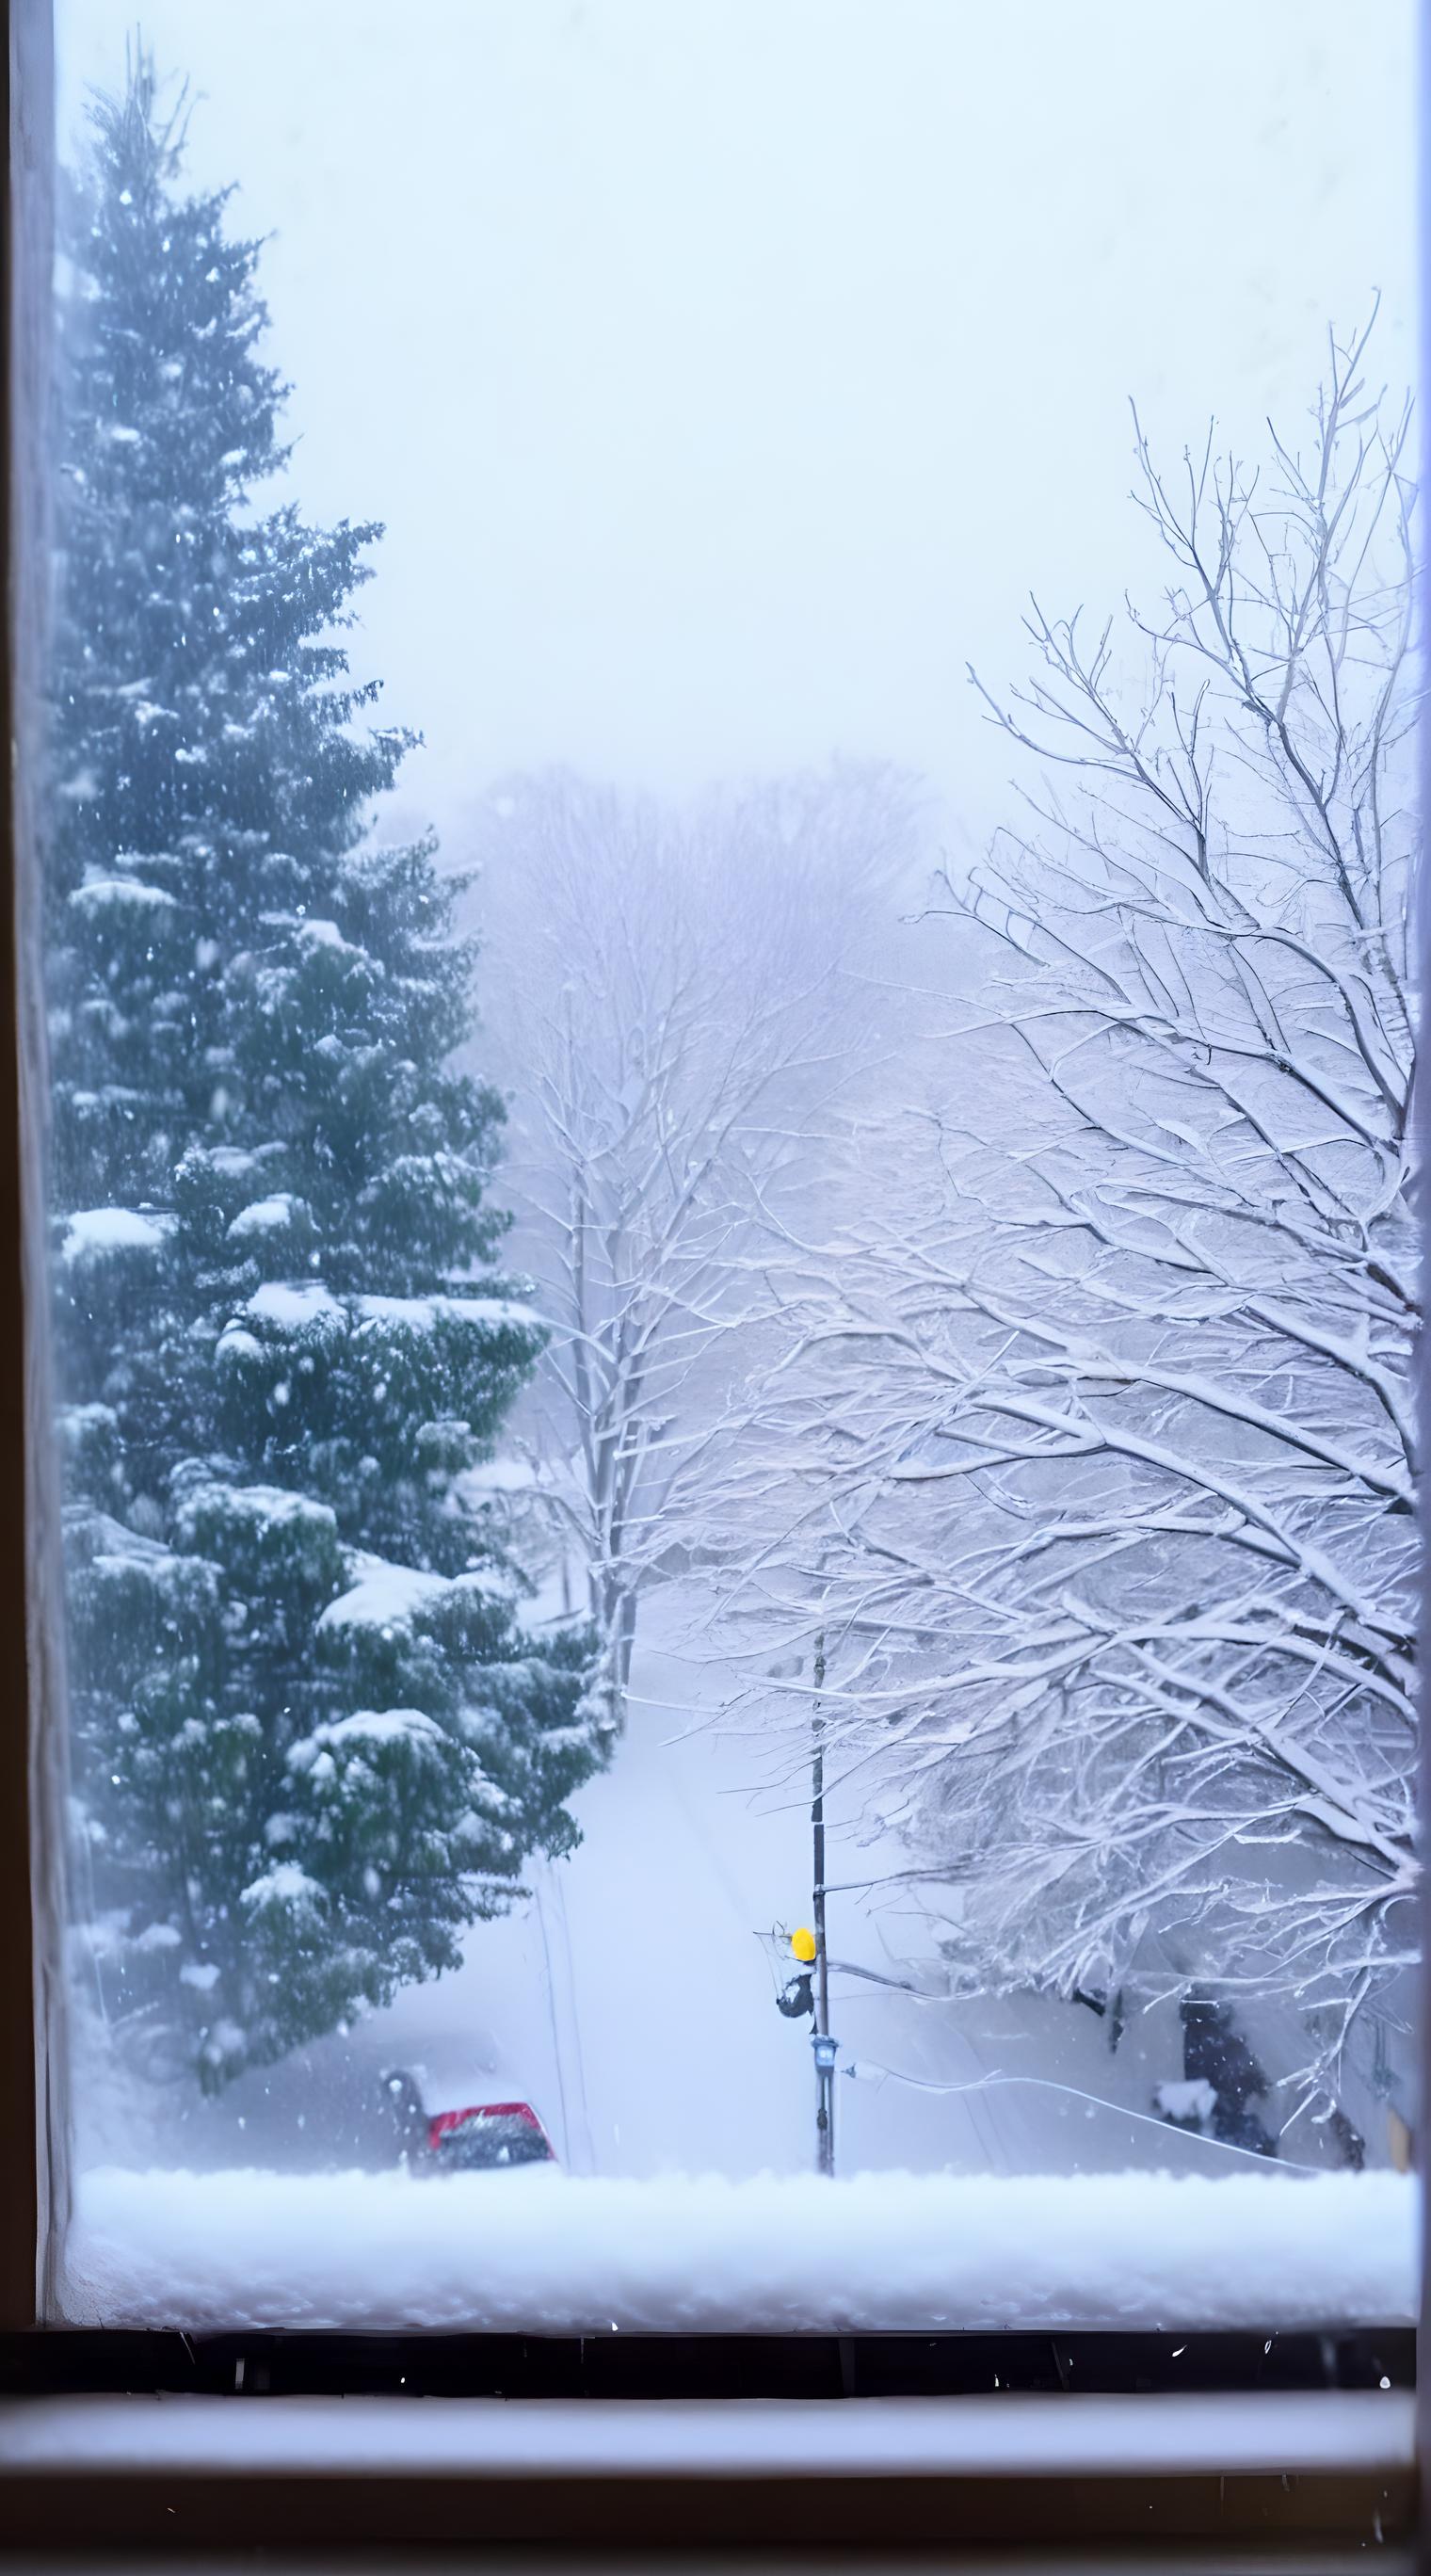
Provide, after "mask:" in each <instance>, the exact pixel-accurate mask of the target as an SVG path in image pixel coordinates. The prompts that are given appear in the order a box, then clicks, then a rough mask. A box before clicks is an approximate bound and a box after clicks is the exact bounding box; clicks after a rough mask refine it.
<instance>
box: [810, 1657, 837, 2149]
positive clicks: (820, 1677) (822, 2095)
mask: <svg viewBox="0 0 1431 2576" xmlns="http://www.w3.org/2000/svg"><path fill="white" fill-rule="evenodd" d="M824 1687H825V1631H824V1629H823V1628H822V1629H821V1630H820V1633H819V1635H818V1636H817V1637H816V1639H815V1705H814V1709H813V1712H812V1714H811V1720H810V1728H811V1734H812V1737H813V1749H812V1752H811V1760H810V1788H811V1795H810V1833H811V1842H812V1845H813V1850H814V1871H815V1885H814V1908H815V2027H814V2030H813V2031H812V2033H811V2035H810V2045H811V2047H812V2048H813V2050H814V2052H815V2162H816V2168H817V2171H819V2172H820V2173H822V2174H831V2175H833V2173H834V2170H835V2052H836V2048H837V2046H838V2042H837V2041H835V2040H833V2039H832V2038H831V2037H830V1961H829V1954H828V1952H827V1950H826V1948H825V1719H824V1712H823V1711H822V1709H821V1707H820V1693H821V1691H822V1690H823V1689H824Z"/></svg>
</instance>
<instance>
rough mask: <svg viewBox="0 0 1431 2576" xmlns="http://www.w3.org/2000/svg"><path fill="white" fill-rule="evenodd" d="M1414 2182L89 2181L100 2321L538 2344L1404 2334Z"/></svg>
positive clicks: (82, 2311)
mask: <svg viewBox="0 0 1431 2576" xmlns="http://www.w3.org/2000/svg"><path fill="white" fill-rule="evenodd" d="M1415 2282H1416V2189H1415V2185H1414V2183H1413V2182H1412V2181H1411V2179H1410V2178H1408V2177H1406V2176H1403V2175H1399V2174H1385V2173H1377V2174H1325V2175H1316V2176H1308V2177H1305V2178H1294V2177H1292V2176H1290V2175H1285V2174H1282V2175H1278V2174H1270V2173H1269V2174H1261V2173H1249V2174H1246V2175H1241V2174H1239V2175H1233V2176H1228V2177H1227V2178H1225V2179H1219V2180H1216V2181H1213V2180H1207V2179H1203V2178H1201V2177H1197V2178H1191V2177H1190V2178H1174V2177H1172V2176H1170V2175H1167V2174H1147V2173H1128V2174H1084V2175H1076V2176H1061V2177H1058V2178H1055V2179H1049V2180H1044V2179H1040V2178H1038V2177H1033V2176H1022V2175H1021V2176H1014V2177H1010V2176H1000V2175H979V2176H972V2177H960V2176H957V2175H953V2174H918V2175H911V2174H856V2175H852V2176H851V2177H849V2178H848V2179H846V2180H841V2181H836V2182H820V2181H819V2180H817V2179H816V2178H814V2177H813V2176H806V2175H799V2176H790V2177H777V2176H772V2175H763V2176H760V2177H759V2178H758V2179H756V2180H753V2181H745V2182H727V2181H724V2180H721V2179H717V2178H714V2177H690V2176H685V2175H671V2176H667V2177H664V2178H662V2179H660V2180H658V2181H654V2182H637V2181H620V2180H610V2179H597V2180H586V2179H582V2178H578V2177H575V2176H572V2175H567V2174H562V2173H552V2172H550V2171H543V2170H541V2169H533V2170H530V2171H525V2172H518V2173H502V2174H456V2175H452V2176H450V2177H447V2178H445V2179H433V2180H426V2179H424V2180H419V2179H416V2178H414V2177H410V2176H409V2175H407V2174H404V2173H391V2174H364V2173H349V2174H292V2175H285V2174H273V2173H255V2172H235V2173H214V2174H193V2173H167V2172H151V2173H132V2172H122V2171H119V2170H118V2169H116V2168H112V2167H111V2168H107V2169H103V2170H100V2171H96V2172H92V2173H89V2174H86V2175H84V2176H83V2177H82V2178H81V2180H80V2183H79V2186H78V2191H77V2200H76V2211H75V2217H74V2220H73V2223H72V2225H71V2228H70V2230H69V2234H68V2236H67V2239H66V2243H65V2248H64V2255H63V2262H62V2272H61V2284H62V2287H61V2296H62V2302H63V2309H64V2314H65V2316H66V2317H67V2318H68V2319H69V2321H70V2322H71V2323H73V2324H76V2325H106V2326H173V2327H185V2328H198V2327H204V2328H214V2327H219V2326H224V2325H236V2326H237V2325H242V2326H279V2325H292V2326H310V2327H322V2326H327V2327H357V2326H362V2325H380V2326H431V2327H441V2328H447V2329H453V2328H464V2329H480V2328H487V2329H489V2330H503V2331H508V2332H512V2331H521V2332H530V2333H582V2334H600V2333H610V2332H611V2331H612V2330H613V2329H618V2330H621V2331H624V2332H630V2331H633V2330H640V2329H642V2328H648V2329H660V2330H665V2331H668V2332H670V2331H683V2332H692V2333H717V2332H732V2331H736V2330H741V2329H744V2330H746V2331H750V2332H757V2333H779V2332H790V2331H795V2330H802V2329H803V2330H824V2331H827V2332H829V2331H838V2332H860V2331H868V2332H898V2331H901V2330H923V2331H925V2332H930V2331H932V2330H937V2329H940V2328H971V2327H984V2328H989V2327H1001V2326H1010V2327H1012V2326H1033V2327H1050V2326H1123V2327H1130V2328H1132V2327H1137V2328H1143V2329H1154V2328H1179V2329H1181V2328H1184V2327H1187V2328H1193V2327H1237V2326H1241V2327H1248V2328H1252V2329H1261V2328H1262V2327H1267V2328H1268V2329H1269V2330H1270V2329H1271V2328H1272V2327H1273V2326H1277V2327H1281V2328H1291V2327H1297V2326H1301V2327H1318V2326H1329V2325H1353V2324H1364V2325H1389V2324H1395V2323H1401V2322H1405V2321H1409V2320H1410V2319H1411V2317H1412V2316H1413V2315H1414V2303H1415Z"/></svg>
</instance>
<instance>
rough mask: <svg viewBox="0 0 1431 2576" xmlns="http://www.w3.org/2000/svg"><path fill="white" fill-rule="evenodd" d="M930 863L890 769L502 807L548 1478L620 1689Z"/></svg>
mask: <svg viewBox="0 0 1431 2576" xmlns="http://www.w3.org/2000/svg"><path fill="white" fill-rule="evenodd" d="M910 848H911V821H910V810H909V804H908V799H907V797H906V795H905V793H904V791H903V789H902V788H901V787H900V785H899V783H898V782H897V781H896V780H894V779H892V778H891V777H890V776H889V774H888V773H886V772H883V771H867V770H857V769H850V768H846V769H839V770H836V771H833V772H831V773H829V774H828V775H824V776H820V777H815V778H803V779H796V780H793V781H787V782H785V783H783V784H775V785H767V786H762V787H759V788H755V789H751V790H749V791H747V792H744V793H741V794H733V795H729V796H721V797H711V798H709V799H706V800H703V801H702V802H700V803H699V804H698V805H696V806H694V807H692V808H691V809H689V810H686V811H680V810H677V809H674V808H668V807H662V806H660V805H658V804H656V803H654V802H652V801H650V800H641V799H637V798H630V797H623V796H621V795H620V794H618V793H617V792H615V791H614V790H609V789H602V788H597V787H593V786H590V785H588V784H586V783H584V782H582V781H580V780H578V779H575V778H573V777H571V776H569V775H565V774H556V775H548V776H545V777H540V778H537V779H534V780H529V781H524V782H520V783H519V784H518V785H517V786H516V787H515V788H513V789H512V790H510V791H508V792H507V793H505V794H503V795H502V796H500V797H498V798H497V799H495V800H494V803H493V806H492V809H491V815H490V822H489V828H488V831H487V833H486V835H485V838H484V849H483V857H484V877H485V885H486V909H487V913H488V918H489V922H490V925H491V938H492V950H493V954H492V960H491V964H490V966H489V983H490V984H491V985H492V986H493V987H495V989H496V990H497V992H498V994H499V1000H498V1003H497V1006H496V1008H495V1009H494V1011H493V1013H492V1023H493V1031H494V1034H495V1036H496V1038H497V1040H498V1042H499V1044H500V1045H501V1046H502V1047H503V1048H504V1050H505V1056H506V1062H507V1065H508V1068H509V1072H510V1078H511V1082H512V1085H513V1091H514V1140H513V1153H512V1159H511V1163H510V1166H509V1175H508V1177H509V1180H510V1185H511V1186H512V1188H513V1192H514V1195H515V1197H516V1200H517V1203H518V1210H519V1224H520V1234H519V1251H520V1254H521V1256H522V1257H523V1258H524V1259H525V1260H526V1261H527V1263H528V1264H529V1265H530V1267H531V1269H532V1270H533V1273H534V1275H535V1277H536V1280H537V1283H538V1287H539V1290H540V1294H541V1299H542V1304H543V1309H544V1312H545V1313H546V1314H547V1315H548V1316H549V1317H550V1318H551V1319H552V1323H553V1326H554V1331H553V1339H552V1344H551V1349H550V1352H549V1356H548V1363H547V1375H546V1381H545V1386H544V1389H543V1391H542V1398H541V1403H540V1407H539V1411H540V1436H539V1439H538V1442H537V1470H538V1475H539V1480H540V1490H541V1492H542V1493H543V1495H544V1496H545V1498H546V1500H547V1502H548V1504H549V1505H551V1506H552V1507H553V1508H554V1509H555V1510H556V1512H557V1513H558V1515H559V1516H560V1518H561V1520H562V1521H563V1523H564V1525H565V1528H566V1530H567V1533H568V1536H569V1538H570V1539H571V1540H573V1541H574V1542H575V1546H576V1550H577V1553H578V1556H579V1558H580V1560H581V1562H582V1563H583V1565H584V1567H585V1570H586V1576H587V1580H588V1585H589V1594H590V1605H591V1610H592V1615H593V1617H594V1618H595V1620H596V1621H597V1623H598V1625H599V1627H600V1630H601V1633H602V1634H603V1636H604V1637H605V1639H606V1640H607V1641H608V1646H609V1652H610V1672H611V1685H612V1688H613V1691H614V1692H615V1693H616V1694H617V1695H618V1696H619V1694H620V1693H622V1692H623V1691H624V1690H625V1688H626V1685H627V1681H628V1677H629V1671H630V1660H631V1649H632V1641H633V1637H634V1633H635V1626H636V1613H637V1603H638V1600H639V1597H640V1595H641V1593H642V1591H643V1590H644V1589H645V1587H646V1586H647V1585H648V1584H649V1582H650V1580H651V1578H652V1575H653V1573H654V1572H655V1571H656V1570H657V1569H658V1567H659V1566H660V1564H661V1563H662V1561H663V1560H666V1561H669V1560H670V1558H671V1556H672V1553H673V1549H680V1548H682V1547H687V1548H688V1547H691V1546H694V1547H695V1548H697V1549H699V1547H700V1544H701V1516H700V1508H699V1492H700V1483H701V1479H702V1476H703V1475H704V1474H705V1473H706V1472H707V1468H708V1462H709V1459H710V1455H711V1450H712V1445H713V1443H714V1442H715V1441H716V1440H717V1439H718V1437H719V1434H720V1430H721V1426H722V1422H723V1418H724V1413H725V1396H726V1392H727V1390H728V1388H729V1386H730V1384H731V1382H732V1379H731V1372H732V1368H733V1367H734V1366H735V1364H736V1362H735V1358H734V1356H733V1354H734V1351H735V1349H736V1348H737V1347H738V1350H739V1353H740V1355H741V1357H740V1364H741V1365H748V1363H749V1358H750V1355H751V1352H752V1349H753V1347H754V1339H753V1337H754V1336H755V1335H756V1334H757V1332H758V1330H759V1325H760V1320H761V1317H762V1315H765V1314H767V1313H768V1312H769V1311H770V1299H769V1296H768V1293H767V1290H766V1287H765V1284H764V1281H763V1279H762V1277H761V1272H760V1264H759V1261H758V1258H757V1257H756V1253H755V1246H756V1243H757V1241H758V1238H759V1235H760V1232H761V1229H762V1227H763V1226H764V1224H765V1222H766V1216H765V1208H766V1202H767V1200H768V1198H769V1196H770V1194H771V1193H772V1192H775V1193H777V1194H779V1192H780V1191H781V1189H782V1187H784V1186H786V1185H787V1184H788V1186H789V1187H790V1188H792V1189H798V1187H799V1186H800V1177H799V1161H800V1156H801V1152H802V1149H803V1148H804V1147H807V1146H808V1143H809V1139H810V1136H811V1134H812V1131H813V1129H814V1128H815V1127H816V1126H818V1123H819V1121H820V1118H821V1116H822V1115H823V1114H824V1113H825V1112H826V1111H827V1110H828V1109H829V1107H830V1104H831V1102H832V1099H833V1097H834V1096H835V1095H836V1094H837V1093H838V1091H839V1089H840V1086H841V1083H842V1082H843V1081H844V1080H845V1079H847V1077H848V1075H849V1071H850V1067H851V1064H852V1062H853V1061H854V1057H855V1055H856V1053H857V1052H858V1049H859V1045H860V1042H861V1041H860V1036H859V1032H860V1030H861V1029H864V1030H865V1032H866V1034H867V1032H868V1027H869V1019H870V1015H869V1011H868V1008H867V1006H866V1002H865V1000H864V998H863V988H862V987H861V985H860V983H859V980H858V977H857V976H856V975H855V974H854V973H853V972H852V966H853V962H854V956H855V953H856V952H858V951H859V949H860V945H861V942H862V940H865V939H867V938H868V936H869V932H870V927H871V923H872V921H875V920H880V921H882V920H884V919H885V918H887V916H888V914H889V911H890V909H891V902H890V892H891V882H892V879H893V878H894V877H896V876H897V875H899V873H900V872H901V871H904V872H906V873H907V870H908V866H909V856H910ZM863 962H864V963H865V964H867V963H868V959H867V957H866V958H865V959H864V960H863ZM792 1166H794V1168H793V1170H792Z"/></svg>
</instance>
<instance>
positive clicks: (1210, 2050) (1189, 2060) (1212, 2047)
mask: <svg viewBox="0 0 1431 2576" xmlns="http://www.w3.org/2000/svg"><path fill="white" fill-rule="evenodd" d="M1178 2012H1179V2018H1180V2019H1181V2022H1182V2026H1183V2074H1184V2075H1185V2077H1187V2079H1188V2080H1189V2082H1197V2081H1199V2080H1200V2081H1202V2082H1204V2083H1207V2084H1210V2085H1211V2086H1212V2089H1213V2092H1214V2094H1215V2096H1216V2099H1215V2102H1214V2104H1213V2112H1212V2134H1213V2136H1214V2137H1215V2138H1220V2139H1221V2140H1222V2142H1223V2144H1224V2146H1229V2147H1245V2148H1247V2149H1248V2150H1250V2152H1251V2153H1252V2154H1253V2155H1256V2156H1275V2154H1276V2153H1277V2141H1276V2139H1275V2138H1274V2137H1273V2135H1272V2133H1271V2131H1270V2129H1268V2128H1267V2127H1266V2126H1265V2124H1264V2123H1263V2121H1262V2120H1260V2119H1259V2118H1258V2115H1257V2113H1256V2112H1255V2111H1254V2110H1253V2109H1252V2107H1251V2106H1252V2103H1253V2101H1254V2100H1255V2099H1256V2098H1257V2096H1259V2095H1260V2094H1263V2093H1265V2092H1266V2091H1267V2089H1268V2086H1267V2076H1266V2074H1265V2072H1264V2070H1263V2068H1262V2066H1261V2065H1260V2064H1259V2062H1258V2060H1257V2059H1256V2058H1255V2057H1254V2056H1253V2054H1252V2051H1251V2049H1250V2048H1249V2047H1248V2045H1247V2042H1246V2040H1245V2039H1244V2038H1243V2036H1242V2033H1241V2031H1240V2030H1239V2029H1238V2028H1237V2025H1236V2023H1235V2022H1234V2020H1233V2017H1232V2009H1231V2006H1230V2005H1228V2004H1224V2003H1219V2002H1216V2001H1214V2000H1213V1999H1212V1998H1211V1997H1209V1996H1202V1995H1184V1997H1183V2000H1182V2002H1181V2004H1180V2005H1179V2007H1178Z"/></svg>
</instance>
